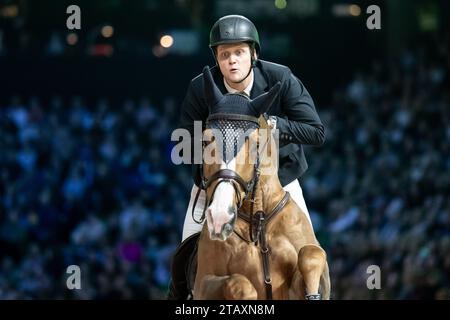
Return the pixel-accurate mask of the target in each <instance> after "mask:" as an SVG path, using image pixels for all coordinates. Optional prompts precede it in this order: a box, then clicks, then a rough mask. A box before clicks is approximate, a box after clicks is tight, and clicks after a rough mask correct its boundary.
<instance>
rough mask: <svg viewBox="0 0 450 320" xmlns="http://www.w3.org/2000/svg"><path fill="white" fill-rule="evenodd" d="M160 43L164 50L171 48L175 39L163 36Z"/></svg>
mask: <svg viewBox="0 0 450 320" xmlns="http://www.w3.org/2000/svg"><path fill="white" fill-rule="evenodd" d="M159 43H160V44H161V47H163V48H170V47H171V46H172V45H173V38H172V37H171V36H169V35H165V36H162V37H161V40H159Z"/></svg>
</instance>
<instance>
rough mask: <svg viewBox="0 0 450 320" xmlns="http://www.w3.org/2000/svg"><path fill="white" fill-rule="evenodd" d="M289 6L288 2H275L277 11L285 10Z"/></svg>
mask: <svg viewBox="0 0 450 320" xmlns="http://www.w3.org/2000/svg"><path fill="white" fill-rule="evenodd" d="M286 6H287V2H286V0H275V7H276V8H277V9H284V8H286Z"/></svg>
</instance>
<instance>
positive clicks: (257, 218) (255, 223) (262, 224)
mask: <svg viewBox="0 0 450 320" xmlns="http://www.w3.org/2000/svg"><path fill="white" fill-rule="evenodd" d="M289 197H290V195H289V192H285V194H284V196H283V198H282V199H281V201H280V202H278V204H277V205H276V206H275V207H274V208H273V209H272V211H271V212H270V213H269V214H268V215H265V214H264V212H263V211H258V212H257V213H255V214H254V215H253V216H250V215H248V214H246V213H244V212H239V214H238V215H239V217H240V218H241V219H243V220H245V221H246V222H247V223H249V224H250V234H253V228H254V227H256V229H257V230H256V234H257V236H256V239H257V241H258V242H259V247H260V250H261V256H262V267H263V273H264V284H265V287H266V297H267V299H268V300H272V298H273V294H272V277H271V275H270V261H269V255H270V247H269V246H268V245H267V239H266V226H267V224H268V223H269V222H270V220H271V219H272V218H273V217H275V216H276V215H277V214H278V213H279V212H280V211H281V210H282V209H283V208H284V206H285V205H286V204H287V203H288V201H289ZM235 233H236V234H237V235H238V236H239V238H241V239H243V240H244V241H246V242H248V243H251V241H247V240H245V239H244V238H243V237H242V236H241V235H240V234H238V233H237V232H235Z"/></svg>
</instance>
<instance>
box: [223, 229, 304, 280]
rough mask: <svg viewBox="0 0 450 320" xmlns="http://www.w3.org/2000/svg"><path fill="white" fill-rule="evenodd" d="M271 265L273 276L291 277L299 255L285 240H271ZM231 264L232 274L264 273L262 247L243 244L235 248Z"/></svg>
mask: <svg viewBox="0 0 450 320" xmlns="http://www.w3.org/2000/svg"><path fill="white" fill-rule="evenodd" d="M269 247H270V254H269V264H270V270H271V274H272V275H275V276H276V275H278V276H281V277H285V276H289V275H290V274H291V273H292V272H293V270H294V269H295V266H296V263H297V253H296V252H295V248H294V247H293V246H292V245H291V244H290V243H289V242H288V241H287V240H286V239H284V238H275V239H271V241H270V242H269ZM234 250H235V251H234V254H233V256H232V260H231V261H230V263H229V268H230V270H229V271H230V272H231V273H235V272H237V273H247V274H259V273H261V272H263V267H262V266H263V262H262V260H263V254H262V252H261V247H260V246H256V245H254V244H242V245H240V246H238V247H237V248H236V247H235V249H234Z"/></svg>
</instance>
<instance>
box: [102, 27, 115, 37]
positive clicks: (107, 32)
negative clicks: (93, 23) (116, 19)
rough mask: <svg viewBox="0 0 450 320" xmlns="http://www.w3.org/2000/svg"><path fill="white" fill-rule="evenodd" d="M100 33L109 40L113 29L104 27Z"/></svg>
mask: <svg viewBox="0 0 450 320" xmlns="http://www.w3.org/2000/svg"><path fill="white" fill-rule="evenodd" d="M101 32H102V36H104V37H105V38H111V37H112V36H113V34H114V28H113V27H112V26H104V27H103V28H102V31H101Z"/></svg>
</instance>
